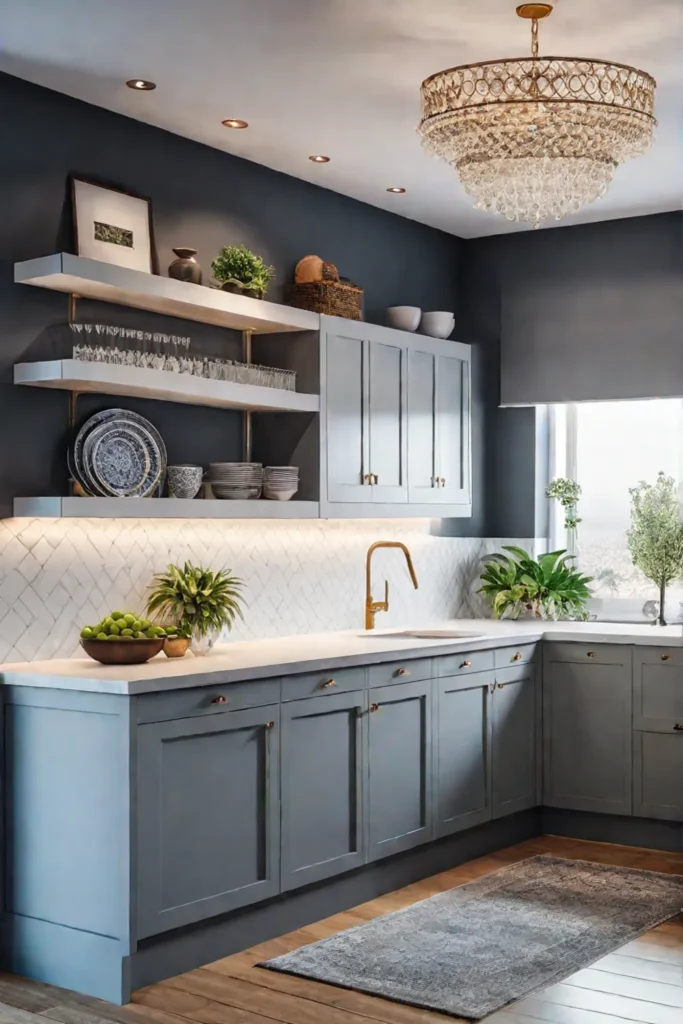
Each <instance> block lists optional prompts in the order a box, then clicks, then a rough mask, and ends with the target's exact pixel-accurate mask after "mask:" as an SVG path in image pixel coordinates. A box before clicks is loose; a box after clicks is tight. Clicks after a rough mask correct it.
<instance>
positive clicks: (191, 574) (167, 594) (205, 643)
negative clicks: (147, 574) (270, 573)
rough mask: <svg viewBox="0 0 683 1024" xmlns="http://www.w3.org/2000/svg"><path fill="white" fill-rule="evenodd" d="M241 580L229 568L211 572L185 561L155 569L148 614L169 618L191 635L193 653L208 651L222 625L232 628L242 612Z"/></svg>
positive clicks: (180, 630)
mask: <svg viewBox="0 0 683 1024" xmlns="http://www.w3.org/2000/svg"><path fill="white" fill-rule="evenodd" d="M243 586H244V584H243V582H242V580H240V579H238V577H237V576H233V574H232V573H231V572H230V570H229V569H221V570H220V571H218V572H213V571H212V570H211V569H204V568H201V567H199V566H195V565H192V563H191V562H185V565H184V566H183V567H182V569H181V568H179V566H177V565H169V566H168V567H167V569H166V572H165V573H157V574H156V575H155V576H154V583H153V585H152V587H151V593H150V596H149V599H148V601H147V614H148V615H149V616H159V617H163V618H164V620H166V621H168V620H170V621H172V622H173V623H174V625H176V626H177V627H178V629H179V632H180V634H181V635H183V636H190V637H191V638H192V639H191V647H192V651H193V652H194V654H208V652H209V651H210V650H211V648H212V647H213V645H214V644H215V643H216V641H217V639H218V637H219V636H220V634H221V631H222V630H223V629H227V630H230V629H232V627H233V625H234V623H235V620H236V619H237V618H238V617H239V618H240V619H243V618H244V616H243V615H242V602H243V597H242V587H243Z"/></svg>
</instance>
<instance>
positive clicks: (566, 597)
mask: <svg viewBox="0 0 683 1024" xmlns="http://www.w3.org/2000/svg"><path fill="white" fill-rule="evenodd" d="M503 551H508V552H509V554H508V555H504V554H502V553H497V554H495V555H490V556H489V558H488V559H487V560H486V563H485V565H484V571H483V573H482V574H481V580H482V586H481V588H480V590H479V593H480V594H485V595H486V596H487V597H489V598H490V599H491V601H492V602H493V612H494V615H495V616H496V618H497V619H504V618H507V619H518V618H519V616H520V615H522V614H523V613H528V614H531V615H534V616H536V617H537V618H539V619H559V618H565V619H586V618H587V612H586V601H587V600H588V598H589V597H590V596H591V592H590V589H589V586H588V584H589V583H591V582H592V577H591V576H583V575H582V574H581V573H580V572H578V571H577V570H576V569H575V568H574V566H573V565H572V561H573V556H572V555H568V554H567V552H566V551H565V550H562V551H551V552H549V553H548V554H546V555H540V556H539V558H538V561H537V560H536V559H535V558H532V557H531V555H530V554H529V553H528V552H527V551H525V550H524V549H523V548H518V547H514V546H513V545H505V546H504V547H503Z"/></svg>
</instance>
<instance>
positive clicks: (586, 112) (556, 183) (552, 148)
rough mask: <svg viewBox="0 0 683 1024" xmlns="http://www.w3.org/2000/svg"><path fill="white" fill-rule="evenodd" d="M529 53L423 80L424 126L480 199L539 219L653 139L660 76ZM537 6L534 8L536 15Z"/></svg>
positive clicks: (603, 182)
mask: <svg viewBox="0 0 683 1024" xmlns="http://www.w3.org/2000/svg"><path fill="white" fill-rule="evenodd" d="M551 11H552V7H551V5H550V4H523V5H522V6H521V7H520V8H518V11H517V13H518V14H520V16H521V17H527V18H531V21H532V55H531V57H520V58H515V59H512V60H499V61H485V62H483V63H481V64H470V65H464V66H462V67H457V68H451V69H449V70H447V71H440V72H439V73H438V74H435V75H432V76H431V77H430V78H428V79H426V81H424V82H423V83H422V120H421V122H420V125H419V129H418V130H419V132H420V135H421V136H422V141H423V144H424V145H425V147H426V148H427V149H428V150H429V151H431V152H432V153H434V154H435V155H436V156H439V157H441V158H443V159H444V160H446V161H448V163H450V164H452V165H453V166H454V167H455V168H456V170H457V172H458V175H459V176H460V180H461V181H462V184H463V186H464V188H465V191H466V192H467V193H468V194H469V195H470V196H471V197H472V199H473V200H474V205H475V207H477V208H478V209H481V210H487V211H491V212H494V213H500V214H502V215H503V216H504V217H506V218H507V219H508V220H510V221H528V222H530V223H532V224H534V225H535V226H537V227H538V226H539V225H540V224H541V223H542V222H543V221H545V220H548V219H549V218H554V219H555V220H561V219H562V218H563V217H565V216H566V215H567V214H570V213H575V212H576V211H578V210H580V209H581V207H583V206H585V205H586V204H587V203H592V202H593V201H594V200H596V199H599V198H601V197H602V196H604V195H605V193H606V192H607V190H608V188H609V186H610V184H611V182H612V178H613V177H614V172H615V170H616V168H617V167H618V166H619V164H621V163H624V162H625V161H626V160H628V159H630V158H631V157H634V156H640V155H641V154H643V153H645V152H646V151H647V150H648V149H649V148H650V146H651V145H652V141H653V137H654V129H655V127H656V124H657V122H656V121H655V119H654V100H655V89H656V82H655V81H654V79H653V78H652V77H651V76H650V75H648V74H647V73H646V72H644V71H638V70H637V69H635V68H631V67H627V66H626V65H623V64H614V63H611V62H608V61H603V60H587V59H581V58H578V57H539V55H538V18H539V17H544V16H546V15H547V14H550V13H551ZM534 15H535V16H534Z"/></svg>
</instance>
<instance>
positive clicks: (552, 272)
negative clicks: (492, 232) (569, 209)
mask: <svg viewBox="0 0 683 1024" xmlns="http://www.w3.org/2000/svg"><path fill="white" fill-rule="evenodd" d="M477 245H478V247H479V248H480V251H481V253H482V258H483V259H485V260H487V262H488V263H489V264H490V271H491V273H492V274H493V275H494V276H495V278H496V279H497V280H498V283H499V286H500V292H501V303H502V323H501V401H502V402H503V404H506V405H511V404H518V403H526V404H534V403H541V402H567V401H582V400H586V401H589V400H596V399H602V400H606V399H626V398H654V397H659V398H663V397H681V396H683V345H681V325H682V324H683V212H675V213H667V214H659V215H656V216H651V217H634V218H631V219H629V220H618V221H605V222H603V223H600V224H592V225H588V226H581V227H569V228H567V227H565V228H554V229H552V230H545V231H536V232H526V233H523V234H516V235H507V236H501V237H498V238H495V239H487V240H485V241H482V242H480V243H477Z"/></svg>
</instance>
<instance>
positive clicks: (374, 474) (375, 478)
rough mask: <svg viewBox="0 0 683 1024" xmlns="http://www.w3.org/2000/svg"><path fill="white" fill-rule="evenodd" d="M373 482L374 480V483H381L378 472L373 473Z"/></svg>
mask: <svg viewBox="0 0 683 1024" xmlns="http://www.w3.org/2000/svg"><path fill="white" fill-rule="evenodd" d="M372 482H373V484H378V483H379V477H378V476H377V474H376V473H373V474H372Z"/></svg>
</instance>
